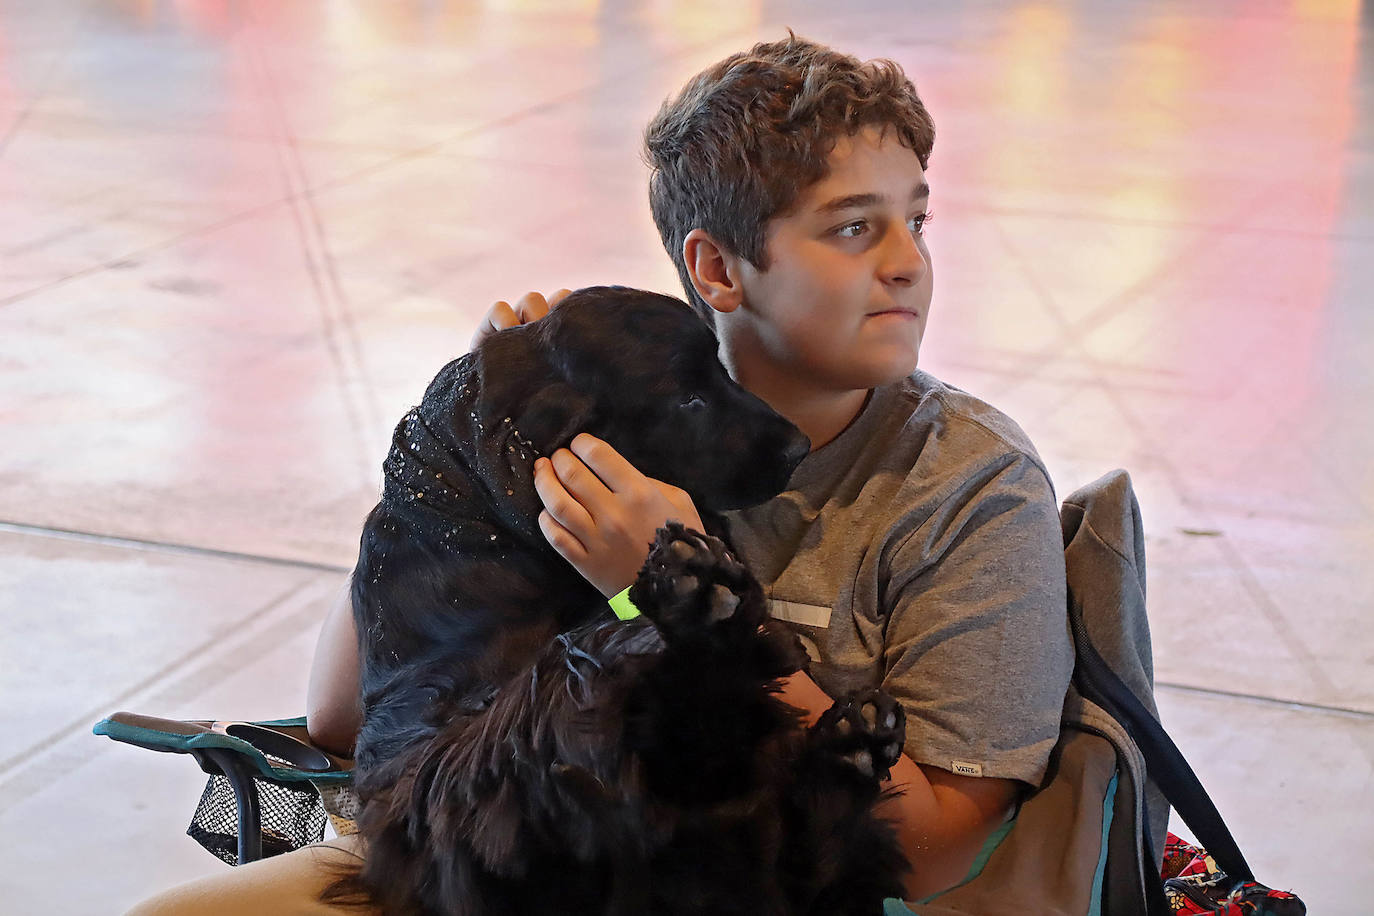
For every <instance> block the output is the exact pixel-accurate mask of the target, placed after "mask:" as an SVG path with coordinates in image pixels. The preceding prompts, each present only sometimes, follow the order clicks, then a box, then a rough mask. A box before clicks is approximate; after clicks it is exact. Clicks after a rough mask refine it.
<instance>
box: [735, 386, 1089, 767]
mask: <svg viewBox="0 0 1374 916" xmlns="http://www.w3.org/2000/svg"><path fill="white" fill-rule="evenodd" d="M726 521H727V524H728V528H729V533H730V537H731V541H732V542H733V544H734V546H735V548H736V549H737V550H738V551H739V553H740V555H741V556H742V558H743V559H744V560H745V561H746V562H747V563H748V564H749V565H750V568H751V569H753V571H754V572H755V574H756V575H757V576H758V578H759V580H760V581H761V582H762V583H763V585H764V588H765V590H766V591H767V593H768V596H769V600H770V607H771V611H772V614H773V616H774V617H776V618H779V619H782V620H786V621H789V622H790V623H791V624H792V625H793V626H794V627H795V629H796V630H797V632H798V634H799V635H800V636H801V638H802V640H803V642H804V643H805V644H806V648H807V651H808V652H809V653H810V654H811V657H812V660H813V663H812V666H811V676H812V677H813V678H814V679H815V681H816V683H817V684H818V685H820V687H821V688H822V689H823V690H825V691H826V692H827V693H828V694H830V695H831V696H834V697H839V696H841V695H843V694H845V693H848V692H849V691H851V690H854V689H857V688H861V687H873V686H881V687H882V688H883V689H884V690H885V691H887V692H888V693H889V694H891V695H892V696H893V697H895V698H896V699H897V700H898V701H899V702H901V704H902V706H903V707H904V708H905V709H906V712H907V738H906V753H907V755H908V756H910V757H911V758H912V759H913V760H915V761H916V762H917V763H923V764H927V765H932V766H937V767H941V768H943V769H946V770H949V771H951V772H954V773H959V774H962V775H970V776H989V777H1001V778H1007V779H1019V780H1022V781H1024V782H1026V783H1030V784H1032V785H1037V784H1039V783H1040V781H1041V779H1042V778H1043V776H1044V774H1045V767H1046V763H1047V762H1048V760H1049V754H1050V749H1051V748H1052V747H1053V746H1054V743H1055V740H1056V738H1057V737H1058V735H1059V717H1060V711H1061V709H1062V706H1063V700H1064V694H1065V690H1066V689H1067V686H1068V682H1069V675H1070V673H1071V671H1072V665H1073V649H1072V643H1071V640H1070V636H1069V630H1068V615H1067V613H1066V610H1065V602H1066V596H1065V584H1064V553H1063V540H1062V536H1061V534H1060V528H1059V513H1058V510H1057V507H1056V503H1055V497H1054V490H1053V488H1052V486H1051V484H1050V480H1049V476H1048V474H1047V473H1046V472H1045V468H1044V466H1043V465H1042V464H1041V462H1040V458H1039V456H1038V455H1037V454H1036V452H1035V448H1034V447H1033V446H1032V445H1031V443H1030V440H1029V439H1027V438H1026V434H1025V433H1023V432H1022V431H1021V429H1020V427H1018V426H1017V425H1016V424H1015V423H1014V422H1013V421H1012V420H1011V419H1009V418H1008V417H1007V416H1005V415H1004V414H1002V413H1001V412H999V411H997V410H996V409H994V408H992V407H990V406H988V405H987V404H985V403H983V402H982V401H980V400H978V399H977V398H974V397H972V396H971V395H968V394H966V393H964V392H962V391H960V390H958V389H957V388H952V387H950V386H948V385H945V384H944V383H942V382H940V381H939V380H938V379H936V378H935V377H933V376H931V375H929V374H927V373H924V372H919V371H918V372H916V373H914V374H913V375H912V376H910V377H909V378H906V379H904V380H902V381H901V382H897V383H894V384H891V385H886V386H883V387H881V388H876V389H874V390H873V392H872V394H871V395H870V397H869V399H868V403H867V404H866V405H865V406H864V409H863V410H862V411H861V412H860V414H859V416H858V417H856V418H855V419H854V421H853V422H852V423H850V425H849V426H848V427H847V428H846V429H845V430H844V432H842V433H841V434H840V435H839V436H838V437H836V438H835V439H834V440H833V441H831V442H829V443H827V444H826V445H824V446H823V447H821V448H819V449H817V450H816V451H814V452H812V453H811V454H810V455H808V456H807V458H806V459H805V460H804V461H803V462H802V463H801V465H800V466H799V467H798V468H797V471H796V473H795V474H793V476H792V480H791V481H790V483H789V489H788V490H786V491H785V492H783V493H782V494H781V495H779V496H777V497H775V498H774V499H771V500H769V501H768V502H766V503H763V504H762V505H759V506H755V507H752V508H749V509H744V510H740V511H737V512H731V513H728V514H727V516H726Z"/></svg>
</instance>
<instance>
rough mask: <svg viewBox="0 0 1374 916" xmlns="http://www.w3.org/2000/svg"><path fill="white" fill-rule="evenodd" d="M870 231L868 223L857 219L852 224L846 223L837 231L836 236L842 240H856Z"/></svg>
mask: <svg viewBox="0 0 1374 916" xmlns="http://www.w3.org/2000/svg"><path fill="white" fill-rule="evenodd" d="M867 231H868V221H867V220H862V219H856V220H854V222H852V223H845V224H844V225H843V226H841V227H840V228H838V229H836V230H835V234H836V235H838V236H839V237H840V238H842V239H856V238H858V237H859V236H861V235H863V234H864V233H865V232H867Z"/></svg>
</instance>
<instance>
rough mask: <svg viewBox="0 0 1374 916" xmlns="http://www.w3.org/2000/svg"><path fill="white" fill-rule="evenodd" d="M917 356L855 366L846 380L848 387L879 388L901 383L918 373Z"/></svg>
mask: <svg viewBox="0 0 1374 916" xmlns="http://www.w3.org/2000/svg"><path fill="white" fill-rule="evenodd" d="M917 361H918V360H917V358H916V355H915V354H913V355H911V356H909V357H902V358H894V359H886V360H880V361H876V362H873V363H870V364H868V365H863V366H854V367H853V368H852V370H851V372H849V373H847V375H848V376H849V377H848V378H847V379H846V383H847V385H848V387H850V388H854V389H859V388H879V387H881V386H883V385H891V384H892V383H894V382H900V381H901V380H902V379H904V378H906V377H907V376H908V375H910V374H911V373H913V372H915V371H916V363H917Z"/></svg>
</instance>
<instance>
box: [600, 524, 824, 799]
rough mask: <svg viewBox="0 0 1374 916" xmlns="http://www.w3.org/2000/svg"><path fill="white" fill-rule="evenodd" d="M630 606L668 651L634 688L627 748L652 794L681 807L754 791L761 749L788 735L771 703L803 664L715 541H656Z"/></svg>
mask: <svg viewBox="0 0 1374 916" xmlns="http://www.w3.org/2000/svg"><path fill="white" fill-rule="evenodd" d="M630 598H631V600H632V601H634V603H635V604H636V606H638V607H639V609H640V611H641V612H642V613H643V614H644V616H645V617H646V618H648V619H649V620H650V621H651V622H652V623H653V624H654V626H655V627H657V628H658V630H659V631H660V632H661V633H662V634H663V639H664V643H665V644H666V648H665V650H664V652H663V654H662V657H661V659H660V660H659V662H658V663H657V665H655V666H654V668H653V669H651V670H649V671H647V672H645V674H644V676H643V677H642V678H641V679H640V681H639V682H638V683H637V684H636V685H635V688H634V691H633V693H632V695H631V698H630V702H629V703H628V704H627V706H626V721H625V740H626V742H627V748H628V749H629V750H630V752H631V753H632V754H634V755H636V756H638V758H639V759H640V760H641V761H642V762H643V764H644V775H645V779H646V782H647V783H648V785H649V787H650V788H651V790H652V791H653V792H654V793H655V794H657V795H659V796H660V797H663V798H665V799H667V800H670V801H672V802H675V803H679V804H688V805H692V804H713V803H716V802H719V801H722V800H724V799H731V798H738V797H740V796H742V795H744V794H746V793H748V792H749V791H750V790H751V789H753V788H754V787H756V786H757V785H759V784H760V782H761V780H760V774H759V773H757V772H756V768H757V767H758V765H759V764H758V761H759V755H758V753H757V751H758V749H759V748H760V747H761V746H762V745H763V743H764V742H766V741H768V740H770V739H772V738H774V737H776V736H779V735H781V734H784V733H786V732H787V731H788V730H790V729H792V728H794V727H795V725H796V722H797V715H796V712H795V711H794V710H792V709H791V708H790V707H788V706H787V705H786V704H784V703H783V702H782V701H780V700H779V699H778V698H777V697H776V695H775V694H774V690H773V688H774V686H775V684H774V682H775V681H776V679H777V678H779V677H781V676H783V675H786V674H790V673H792V672H793V671H796V670H798V668H799V667H801V664H802V662H803V661H804V659H805V652H804V651H803V650H802V649H801V647H800V645H799V644H798V642H797V640H796V639H795V637H792V636H791V635H790V634H787V633H786V632H784V631H782V630H781V629H765V630H760V624H761V623H762V622H763V620H764V617H765V615H766V612H767V611H766V603H765V601H764V598H763V590H762V589H761V588H760V587H759V584H758V582H757V580H755V579H754V577H753V575H752V574H750V572H749V570H748V569H746V568H745V566H744V564H742V563H740V562H739V561H738V560H736V559H735V558H734V557H733V556H732V555H731V554H730V552H729V551H728V550H727V549H726V547H725V544H724V543H723V542H721V541H720V540H719V539H717V538H713V537H711V536H709V535H704V534H700V533H698V532H696V531H692V530H689V529H687V528H685V527H683V526H682V525H680V524H676V523H672V524H669V525H668V526H667V527H665V528H661V529H659V532H658V536H657V538H656V539H655V542H654V545H653V547H652V548H651V549H650V552H649V558H648V560H647V561H646V562H645V564H644V568H643V569H642V570H640V573H639V577H638V579H637V580H636V581H635V585H634V587H633V588H631V590H630Z"/></svg>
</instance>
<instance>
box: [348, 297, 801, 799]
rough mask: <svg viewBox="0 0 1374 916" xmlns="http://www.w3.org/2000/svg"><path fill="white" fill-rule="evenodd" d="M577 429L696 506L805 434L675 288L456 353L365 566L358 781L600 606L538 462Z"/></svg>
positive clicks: (744, 497) (372, 528)
mask: <svg viewBox="0 0 1374 916" xmlns="http://www.w3.org/2000/svg"><path fill="white" fill-rule="evenodd" d="M579 432H588V433H591V434H593V435H596V436H598V437H599V438H601V439H604V440H606V441H607V442H609V443H610V444H611V445H612V446H613V447H614V448H615V449H616V450H617V451H618V452H620V454H622V455H623V456H625V458H626V459H628V460H629V462H630V463H631V464H633V465H634V466H635V467H636V468H638V469H639V470H640V471H642V472H643V473H645V474H647V475H648V476H650V477H654V478H657V479H659V480H663V481H666V482H668V483H671V484H674V485H676V486H679V487H681V488H682V489H684V490H686V491H687V492H688V493H690V494H691V495H692V498H693V501H694V503H695V504H696V506H697V507H698V508H699V510H700V511H701V512H702V513H703V514H708V513H709V510H722V509H730V508H736V507H739V506H746V505H750V504H753V503H757V502H761V501H762V500H764V499H767V498H769V497H771V496H773V495H774V494H776V493H778V492H779V491H780V490H781V489H782V488H783V487H784V486H785V485H786V483H787V478H788V477H789V476H790V475H791V473H792V469H793V468H795V467H796V465H797V463H798V462H800V461H801V459H802V458H803V457H805V455H806V453H807V451H808V449H809V446H810V444H809V443H808V442H807V440H806V437H805V436H803V435H802V433H801V432H800V431H799V430H798V429H797V428H796V427H795V426H793V425H792V424H791V423H789V422H787V421H786V420H785V419H783V418H782V417H781V416H779V415H778V414H777V413H775V412H774V411H773V410H771V409H770V408H769V407H768V405H767V404H765V403H764V402H763V401H761V400H759V399H758V398H756V397H754V396H753V395H752V394H750V393H749V392H747V391H745V390H744V389H743V388H741V387H740V386H739V385H737V384H735V382H734V381H733V380H732V379H731V378H730V376H729V375H728V374H727V373H726V371H725V368H724V367H723V366H722V365H721V364H720V361H719V360H718V359H717V357H716V340H715V337H714V336H713V335H712V334H711V332H710V330H709V328H708V327H707V326H706V324H705V323H704V322H702V321H701V320H700V319H699V318H698V317H697V316H696V315H695V313H693V312H692V310H691V309H690V308H689V307H688V306H687V304H686V303H684V302H681V301H680V300H677V299H674V298H672V297H669V296H662V295H658V294H655V293H648V292H642V291H639V290H632V289H625V288H622V287H597V288H591V289H584V290H579V291H577V292H575V293H573V294H572V295H570V296H569V297H568V298H567V299H566V300H565V301H564V302H563V303H562V304H561V305H559V307H558V308H557V309H555V310H554V311H553V312H552V313H551V314H550V315H549V316H548V317H546V318H544V319H542V320H541V321H538V322H535V323H533V324H530V325H526V326H523V327H517V328H512V329H509V330H506V331H502V332H500V333H499V334H495V335H493V336H491V337H490V338H488V339H487V340H485V341H484V342H483V343H482V344H481V346H479V347H478V348H477V349H476V350H475V351H474V352H472V353H469V354H467V355H466V356H463V357H461V358H460V359H457V360H455V361H453V362H451V363H449V364H448V365H447V366H445V367H444V368H443V369H442V370H440V372H439V374H438V375H437V376H436V377H435V379H434V381H433V382H432V383H430V385H429V388H428V390H427V391H426V392H425V396H424V399H423V400H422V402H421V404H420V406H419V407H417V408H415V409H413V410H412V411H410V413H408V414H407V415H406V416H405V418H404V419H402V420H401V422H400V424H398V426H397V427H396V432H395V435H394V436H393V438H392V446H391V450H390V452H389V454H388V455H387V458H386V461H385V462H384V464H383V473H384V475H385V478H384V485H383V491H382V498H381V501H380V502H379V503H378V505H377V507H376V508H375V509H374V510H373V511H372V513H371V514H370V515H369V516H368V518H367V521H366V523H365V525H364V527H363V534H362V543H361V546H360V550H359V554H358V564H357V567H356V568H355V570H354V572H353V586H352V588H353V594H352V599H353V612H354V622H355V624H356V626H357V632H358V634H359V643H360V654H361V657H362V688H363V705H364V711H365V714H364V719H363V727H362V732H361V734H360V735H359V738H358V745H357V748H356V751H355V755H356V758H357V761H358V774H359V789H360V791H362V792H364V793H366V791H367V790H368V788H369V785H370V774H371V773H372V772H373V770H374V769H375V767H374V763H375V762H376V761H378V760H385V759H389V758H391V757H392V756H394V755H395V754H396V753H397V752H398V751H399V750H400V749H401V748H402V747H405V746H406V745H408V744H411V743H414V742H417V741H423V740H424V739H426V738H427V737H428V736H429V735H431V734H433V732H434V730H435V729H436V728H437V727H438V726H440V725H443V724H444V723H446V722H448V721H449V720H450V719H451V718H453V717H454V716H455V715H463V714H466V713H471V712H472V711H474V710H476V709H479V708H481V706H482V705H484V704H485V702H486V701H487V700H488V699H489V695H490V693H491V691H492V689H494V688H495V687H496V686H497V685H500V684H502V683H505V682H506V681H507V680H508V679H509V678H510V677H511V676H512V675H514V674H515V673H516V672H517V671H519V670H521V669H523V668H525V667H526V666H528V665H529V664H530V662H531V661H533V659H534V657H535V655H536V653H537V652H539V651H540V650H541V649H542V648H543V647H544V646H546V645H547V644H548V643H549V642H550V641H551V640H552V639H553V638H554V636H556V635H557V634H559V633H562V632H565V631H567V630H569V629H572V628H573V627H575V626H576V625H578V624H579V623H582V622H583V621H584V620H586V619H588V617H589V615H591V614H592V613H595V612H596V611H597V610H598V609H601V608H604V606H605V604H604V601H603V600H602V599H601V596H600V594H599V593H598V592H597V591H596V589H595V588H593V587H592V586H591V585H590V584H588V583H587V582H586V581H585V580H584V579H583V578H582V576H581V575H580V574H579V573H578V572H577V571H576V570H575V569H573V568H572V566H570V565H569V564H568V563H567V562H566V561H565V560H563V558H562V557H560V556H559V555H558V554H557V553H556V552H555V551H554V550H553V548H552V547H550V546H549V544H548V542H547V541H546V540H545V539H544V536H543V534H542V533H541V532H540V530H539V525H538V516H539V512H540V510H541V509H542V505H541V504H540V502H539V498H538V495H537V494H536V493H535V490H534V485H533V481H532V468H533V463H534V459H535V457H537V456H538V455H540V454H544V455H548V454H550V453H552V452H553V451H554V450H556V449H558V448H561V447H563V446H566V445H567V444H568V443H569V442H570V441H571V439H572V438H573V436H574V435H576V434H577V433H579ZM646 547H647V545H646Z"/></svg>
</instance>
